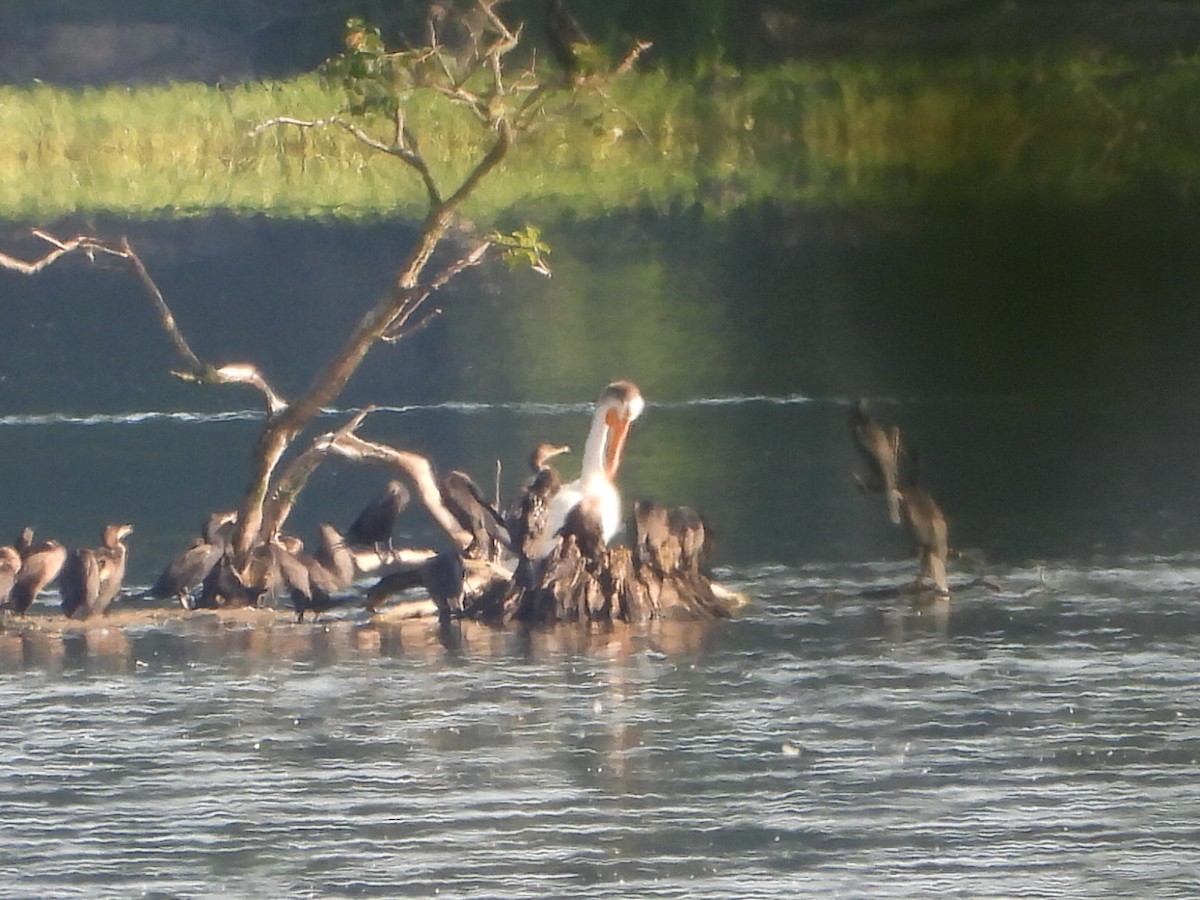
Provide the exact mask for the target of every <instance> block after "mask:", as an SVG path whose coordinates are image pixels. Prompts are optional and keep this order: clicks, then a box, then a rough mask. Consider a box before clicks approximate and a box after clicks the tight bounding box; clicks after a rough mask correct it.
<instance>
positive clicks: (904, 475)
mask: <svg viewBox="0 0 1200 900" xmlns="http://www.w3.org/2000/svg"><path fill="white" fill-rule="evenodd" d="M903 462H904V463H905V464H904V465H903V466H902V467H901V471H900V490H899V494H900V512H901V513H902V515H903V518H904V524H905V526H906V527H907V529H908V533H909V534H910V535H911V536H912V538H913V540H914V541H916V543H917V552H918V553H919V554H920V557H921V570H920V572H919V573H918V574H917V586H918V587H920V586H921V582H922V579H924V578H928V579H929V580H930V581H931V582H932V583H933V587H934V589H935V590H936V591H937V592H938V593H939V594H946V595H948V594H949V593H950V585H949V581H948V578H947V574H946V560H947V559H948V558H949V556H950V537H949V532H950V529H949V526H948V525H947V524H946V516H945V515H944V514H943V513H942V509H941V507H940V506H938V505H937V501H935V500H934V499H933V496H932V495H931V494H930V493H929V491H927V490H925V488H923V487H921V486H920V485H919V484H918V481H919V478H920V461H919V459H918V458H917V452H916V450H910V451H909V452H908V453H907V454H905V459H904V460H903Z"/></svg>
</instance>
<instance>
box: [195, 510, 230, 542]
mask: <svg viewBox="0 0 1200 900" xmlns="http://www.w3.org/2000/svg"><path fill="white" fill-rule="evenodd" d="M237 516H238V514H237V513H236V512H234V511H228V512H215V513H213V514H212V515H210V516H209V517H208V519H207V520H206V521H205V523H204V526H203V527H202V528H201V529H200V536H201V537H202V538H204V542H205V543H206V544H212V545H213V546H214V547H220V548H221V549H222V550H224V549H225V548H226V547H228V546H229V543H230V541H232V540H233V530H234V528H236V527H237Z"/></svg>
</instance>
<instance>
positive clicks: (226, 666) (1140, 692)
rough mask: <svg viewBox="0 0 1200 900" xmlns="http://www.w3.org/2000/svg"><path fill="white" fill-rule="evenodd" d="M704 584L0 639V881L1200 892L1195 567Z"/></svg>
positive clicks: (79, 885)
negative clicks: (620, 594)
mask: <svg viewBox="0 0 1200 900" xmlns="http://www.w3.org/2000/svg"><path fill="white" fill-rule="evenodd" d="M723 574H724V575H725V577H726V580H728V581H730V582H731V583H733V584H735V585H736V586H737V587H740V588H742V589H744V590H746V591H747V592H749V593H750V594H752V595H753V597H754V598H755V600H754V603H753V605H752V606H751V607H750V608H749V609H748V610H747V611H746V612H745V614H744V615H743V616H742V617H740V618H739V619H736V620H734V621H731V622H724V623H720V624H718V625H715V626H707V627H698V626H694V625H690V624H680V623H664V624H662V625H660V626H657V627H655V628H651V629H648V630H644V631H637V632H630V631H627V630H624V629H621V630H617V631H613V632H608V633H591V634H585V633H582V632H580V631H577V630H574V629H565V630H564V629H560V630H558V631H554V632H549V633H534V634H532V635H521V634H517V633H511V632H496V631H492V630H486V629H477V628H471V627H467V628H465V629H454V630H452V631H449V632H443V633H439V631H438V629H437V627H436V626H434V625H431V624H429V623H425V622H410V623H405V624H403V625H401V624H396V625H371V624H369V623H367V622H365V621H363V620H361V618H360V617H359V616H358V615H357V614H354V613H346V614H345V615H343V616H342V617H340V618H335V619H334V620H331V621H329V622H327V623H324V624H323V625H318V626H312V625H307V624H306V625H293V624H276V625H275V626H274V627H271V628H264V627H254V626H250V625H245V624H236V623H235V624H229V623H227V624H225V625H221V624H219V623H217V622H216V621H215V620H212V619H209V618H206V617H200V618H192V619H188V620H181V621H176V622H173V623H168V624H166V625H159V626H156V627H152V628H142V629H138V628H129V629H126V630H122V629H117V628H109V629H99V630H92V631H89V632H86V633H79V634H74V635H70V634H69V635H67V636H66V637H65V638H64V637H62V636H56V635H53V634H50V635H36V634H31V635H28V636H26V637H25V638H24V644H23V646H20V647H18V646H16V645H15V639H14V637H13V636H11V635H10V636H8V637H6V638H5V644H4V652H5V657H4V660H5V667H4V668H5V671H4V674H3V675H2V676H0V689H2V690H3V694H4V696H5V697H6V701H5V709H4V713H3V715H2V716H0V744H2V745H3V746H4V747H5V748H6V753H5V755H4V758H3V762H2V763H0V777H2V779H3V780H2V784H3V788H2V790H3V801H4V806H5V809H6V814H5V817H4V824H3V826H2V828H3V833H4V840H3V842H2V843H0V848H2V849H0V873H3V879H4V882H5V885H6V889H5V893H7V894H9V895H24V896H50V895H59V894H71V893H82V894H93V893H108V894H113V895H136V894H139V893H140V894H143V895H149V896H200V895H212V894H217V893H223V892H224V893H232V894H234V895H238V896H254V897H279V896H306V895H312V896H401V895H403V896H431V895H434V894H435V893H437V894H440V895H443V896H473V897H495V896H506V897H508V896H511V897H547V896H565V895H567V894H571V895H575V896H590V897H599V896H613V897H627V896H664V897H667V896H671V897H677V896H711V897H726V896H731V897H787V896H795V895H796V894H798V893H800V894H807V893H817V892H823V893H829V892H831V893H834V894H837V895H844V896H858V895H862V894H875V895H881V896H925V895H929V894H933V893H942V892H949V893H952V894H954V895H961V896H1005V897H1011V896H1022V895H1024V896H1047V895H1055V894H1062V895H1071V896H1091V897H1095V896H1117V895H1124V896H1180V897H1184V896H1193V895H1194V893H1195V891H1196V890H1198V889H1200V880H1198V879H1197V875H1196V869H1195V862H1194V860H1195V844H1196V838H1197V835H1198V834H1200V781H1198V780H1197V779H1196V772H1197V766H1198V765H1200V675H1198V674H1197V670H1196V665H1195V660H1196V658H1197V655H1198V653H1200V617H1197V615H1196V614H1195V610H1194V599H1193V595H1194V592H1195V583H1196V581H1197V579H1200V559H1195V558H1178V559H1168V560H1160V559H1138V560H1129V561H1127V562H1126V563H1125V564H1124V565H1122V566H1120V567H1106V568H1100V567H1089V568H1086V569H1079V568H1061V567H1060V568H1053V569H1047V568H1045V567H1043V568H1032V569H1030V568H1012V569H1004V570H1002V571H994V572H991V573H989V577H988V579H987V581H986V582H981V583H979V584H976V585H974V586H964V587H960V588H959V589H958V590H956V592H955V596H954V597H953V599H952V600H951V601H950V603H949V604H948V605H945V604H942V605H939V604H934V605H931V606H918V605H914V604H913V602H912V600H911V598H907V597H899V596H894V594H893V593H892V591H891V590H890V589H891V588H894V587H896V586H898V585H900V584H903V583H904V582H905V581H907V580H908V577H909V575H910V569H909V567H908V566H906V565H901V564H898V563H897V564H873V565H866V566H846V565H839V566H826V567H811V568H809V569H804V570H796V569H792V568H786V567H762V568H757V569H752V570H746V571H731V572H725V573H723ZM959 583H960V584H961V583H963V580H962V579H959ZM17 654H19V655H17Z"/></svg>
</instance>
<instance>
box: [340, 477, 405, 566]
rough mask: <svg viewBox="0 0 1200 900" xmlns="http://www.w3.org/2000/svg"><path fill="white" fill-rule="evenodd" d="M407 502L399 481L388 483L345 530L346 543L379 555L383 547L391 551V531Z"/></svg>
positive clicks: (403, 487)
mask: <svg viewBox="0 0 1200 900" xmlns="http://www.w3.org/2000/svg"><path fill="white" fill-rule="evenodd" d="M408 501H409V493H408V488H406V487H405V486H404V485H403V484H401V483H400V482H399V481H389V482H388V483H387V488H386V489H385V490H384V492H383V494H381V495H380V496H379V497H377V498H376V499H375V500H372V501H371V502H370V503H369V504H368V505H367V506H366V507H365V508H364V509H363V511H362V512H360V513H359V514H358V518H357V519H355V520H354V521H353V522H352V523H351V525H350V527H349V528H347V529H346V543H348V544H350V545H351V546H352V547H374V548H375V551H376V552H377V553H381V548H382V547H383V546H384V545H386V546H387V548H388V550H391V549H392V530H393V529H394V528H395V527H396V519H397V517H398V516H399V515H400V513H401V512H403V511H404V507H406V506H408Z"/></svg>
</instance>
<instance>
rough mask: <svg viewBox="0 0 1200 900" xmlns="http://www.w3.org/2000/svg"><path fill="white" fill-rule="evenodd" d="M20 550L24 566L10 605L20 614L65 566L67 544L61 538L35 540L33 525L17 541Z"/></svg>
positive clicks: (13, 589)
mask: <svg viewBox="0 0 1200 900" xmlns="http://www.w3.org/2000/svg"><path fill="white" fill-rule="evenodd" d="M15 549H16V551H17V554H18V555H19V556H20V557H21V569H20V571H19V572H18V573H17V578H16V581H15V582H14V583H13V587H12V593H11V594H10V595H9V600H8V607H9V608H10V609H12V610H13V611H14V612H16V613H17V614H18V615H24V613H25V611H26V610H28V609H29V607H30V606H31V605H32V604H33V601H34V600H35V599H37V595H38V594H40V593H41V592H42V591H43V590H45V588H46V586H47V585H48V584H50V582H52V581H53V580H54V579H55V578H57V577H58V573H59V572H60V571H61V570H62V567H63V563H64V562H65V561H66V559H67V548H66V547H64V546H63V545H62V544H60V543H59V542H58V541H40V542H38V543H36V544H35V543H34V542H33V529H32V528H25V529H24V530H23V531H22V532H21V535H20V537H18V538H17V542H16V548H15Z"/></svg>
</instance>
